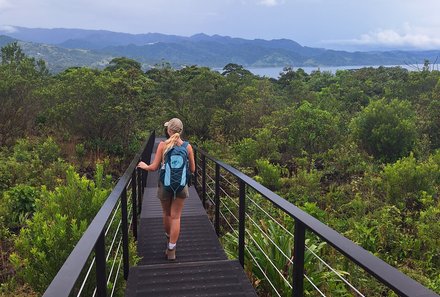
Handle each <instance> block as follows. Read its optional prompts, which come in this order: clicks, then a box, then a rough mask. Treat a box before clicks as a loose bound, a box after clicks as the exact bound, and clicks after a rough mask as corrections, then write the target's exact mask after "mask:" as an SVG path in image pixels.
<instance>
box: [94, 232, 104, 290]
mask: <svg viewBox="0 0 440 297" xmlns="http://www.w3.org/2000/svg"><path fill="white" fill-rule="evenodd" d="M95 259H96V296H98V297H106V296H107V274H106V267H105V266H106V263H105V262H106V261H105V234H104V231H102V232H101V234H100V235H99V237H98V240H97V241H96V244H95Z"/></svg>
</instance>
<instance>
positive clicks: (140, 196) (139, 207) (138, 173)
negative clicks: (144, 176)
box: [136, 168, 142, 214]
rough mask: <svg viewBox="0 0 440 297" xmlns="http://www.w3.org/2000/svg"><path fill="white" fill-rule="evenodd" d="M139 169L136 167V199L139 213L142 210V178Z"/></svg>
mask: <svg viewBox="0 0 440 297" xmlns="http://www.w3.org/2000/svg"><path fill="white" fill-rule="evenodd" d="M141 170H142V169H140V168H138V169H136V173H137V174H136V175H137V187H138V191H137V196H138V197H137V199H138V213H139V214H140V213H141V211H142V180H141Z"/></svg>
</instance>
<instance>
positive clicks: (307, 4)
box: [0, 0, 440, 50]
mask: <svg viewBox="0 0 440 297" xmlns="http://www.w3.org/2000/svg"><path fill="white" fill-rule="evenodd" d="M439 11H440V0H155V1H152V0H123V1H121V0H0V29H8V28H9V27H8V26H21V27H29V28H82V29H102V30H110V31H116V32H125V33H149V32H151V33H164V34H174V35H181V36H191V35H194V34H197V33H205V34H208V35H214V34H219V35H222V36H231V37H240V38H245V39H256V38H261V39H267V40H270V39H280V38H287V39H291V40H294V41H296V42H299V43H300V44H301V45H304V46H312V47H322V48H333V49H345V50H356V49H369V50H372V49H440V17H439V16H438V12H439Z"/></svg>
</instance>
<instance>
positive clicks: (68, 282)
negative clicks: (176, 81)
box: [43, 131, 155, 297]
mask: <svg viewBox="0 0 440 297" xmlns="http://www.w3.org/2000/svg"><path fill="white" fill-rule="evenodd" d="M154 141H155V132H154V131H153V132H152V133H151V134H150V137H149V139H148V140H147V141H145V142H144V143H143V145H142V148H141V150H140V151H139V153H137V154H136V155H135V157H134V159H133V160H132V161H131V163H130V166H128V168H127V170H126V171H125V173H124V175H123V176H122V177H121V178H120V179H119V181H118V183H117V184H116V186H115V188H114V189H113V191H112V192H111V193H110V195H109V197H108V198H107V200H106V201H105V202H104V204H103V206H102V207H101V209H100V210H99V211H98V213H97V214H96V216H95V218H94V219H93V221H92V222H91V223H90V225H89V227H88V228H87V230H86V231H85V232H84V234H83V236H82V237H81V239H80V240H79V241H78V243H77V244H76V246H75V248H74V249H73V251H72V252H71V253H70V255H69V257H68V258H67V260H66V261H65V262H64V264H63V266H62V267H61V269H60V270H59V271H58V273H57V275H56V276H55V278H54V279H53V280H52V282H51V284H50V285H49V287H48V288H47V289H46V291H45V293H44V295H43V296H44V297H63V296H66V297H68V296H69V295H70V294H71V292H72V291H73V289H74V287H75V284H76V283H77V281H78V279H79V277H80V275H81V272H82V271H83V269H84V267H85V265H86V264H87V262H88V259H89V257H90V255H91V254H92V252H93V251H95V256H96V288H97V290H96V293H97V296H98V297H104V296H106V294H107V293H106V287H107V284H106V261H105V238H104V233H105V228H106V224H107V222H108V221H109V219H110V217H111V215H112V212H113V210H114V209H115V207H116V205H117V204H118V201H119V199H121V205H122V223H123V224H122V234H123V236H122V237H123V240H122V245H123V260H124V261H123V263H124V278H125V279H127V277H128V268H129V267H128V265H129V263H128V259H129V257H128V233H127V232H128V221H129V220H128V218H127V186H128V184H129V183H130V181H131V182H132V190H133V192H132V199H133V200H136V199H137V200H138V201H136V202H137V203H136V202H135V201H133V206H134V208H133V221H132V222H133V224H132V226H133V228H134V229H133V231H134V236H135V237H136V236H137V234H136V231H135V230H137V228H136V227H134V226H137V215H138V213H140V208H139V209H137V208H138V207H136V206H140V205H141V201H142V193H143V191H144V187H142V186H141V184H143V185H145V180H146V175H145V174H141V170H137V169H136V165H137V164H138V162H139V160H143V161H145V162H149V161H150V156H151V153H152V151H153V146H154ZM142 171H143V170H142ZM136 189H137V190H136ZM136 204H137V205H136Z"/></svg>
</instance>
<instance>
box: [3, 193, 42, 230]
mask: <svg viewBox="0 0 440 297" xmlns="http://www.w3.org/2000/svg"><path fill="white" fill-rule="evenodd" d="M39 195H40V192H39V191H38V189H37V188H35V187H32V186H28V185H17V186H15V187H12V188H10V189H8V190H7V191H5V192H4V193H3V198H2V204H1V205H0V216H3V218H4V220H5V223H6V226H7V227H8V228H10V229H16V228H17V227H21V226H23V225H24V222H25V220H26V219H27V218H29V217H30V216H32V214H33V213H34V210H35V200H36V199H37V198H38V197H39Z"/></svg>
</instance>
